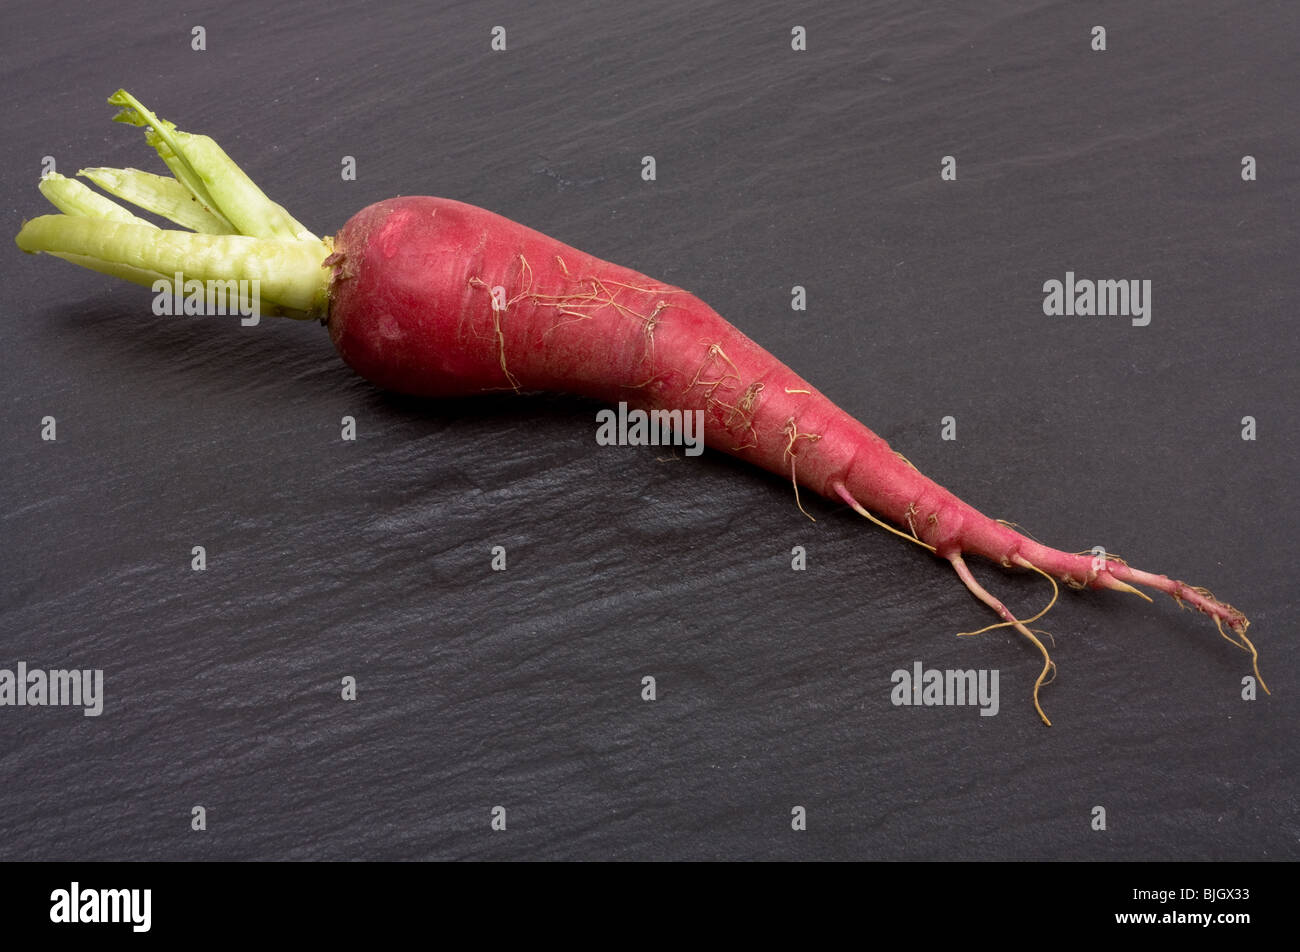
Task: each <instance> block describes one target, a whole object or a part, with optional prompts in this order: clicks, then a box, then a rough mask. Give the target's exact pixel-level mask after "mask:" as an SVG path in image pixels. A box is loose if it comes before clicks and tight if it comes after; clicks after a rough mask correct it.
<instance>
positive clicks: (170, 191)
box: [77, 169, 236, 235]
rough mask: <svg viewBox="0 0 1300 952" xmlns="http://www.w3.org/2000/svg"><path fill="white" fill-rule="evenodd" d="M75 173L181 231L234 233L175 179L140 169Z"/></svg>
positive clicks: (220, 218) (232, 228)
mask: <svg viewBox="0 0 1300 952" xmlns="http://www.w3.org/2000/svg"><path fill="white" fill-rule="evenodd" d="M77 174H78V175H80V176H83V177H85V178H88V179H90V180H91V181H92V182H94V183H95V184H96V185H98V186H99V187H100V188H102V189H103V190H104V191H106V192H108V193H109V194H110V195H116V196H117V197H118V198H120V199H122V200H123V201H125V202H130V203H131V204H132V205H139V206H140V207H141V208H143V209H144V210H145V211H147V212H153V213H154V214H155V215H161V216H162V217H163V218H166V219H168V220H169V221H174V222H176V224H178V225H180V226H181V227H182V228H188V229H190V230H191V231H198V232H202V233H204V234H206V235H233V234H235V233H236V228H235V226H234V225H232V224H231V223H230V222H229V221H228V220H226V219H225V218H224V217H222V216H221V215H218V214H216V213H215V212H213V211H212V210H210V209H209V208H208V207H207V206H205V205H204V204H203V203H202V202H200V201H199V199H198V198H197V197H196V196H195V195H194V193H193V192H191V191H190V190H189V189H188V188H186V187H185V186H184V185H182V184H181V183H180V182H178V181H176V179H174V178H168V177H167V176H165V175H154V174H153V173H152V172H141V171H140V170H139V169H82V170H81V171H80V172H78V173H77Z"/></svg>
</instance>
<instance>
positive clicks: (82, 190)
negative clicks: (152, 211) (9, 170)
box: [37, 172, 158, 228]
mask: <svg viewBox="0 0 1300 952" xmlns="http://www.w3.org/2000/svg"><path fill="white" fill-rule="evenodd" d="M37 188H39V189H40V190H41V194H42V195H44V196H45V197H46V198H48V199H49V200H50V204H51V205H53V206H54V207H55V208H57V209H58V210H59V211H61V212H63V213H64V214H65V215H76V216H78V217H81V218H102V219H104V220H105V221H120V222H130V223H132V224H136V225H148V226H149V227H150V228H157V227H158V226H157V225H155V224H153V223H152V222H148V221H145V220H144V219H143V218H140V217H139V216H137V215H132V214H131V213H130V212H129V211H127V210H126V209H125V208H123V207H122V206H121V205H119V204H118V203H117V202H115V201H113V200H112V199H110V198H105V197H104V196H103V195H100V194H98V193H97V192H92V191H91V190H90V189H88V188H86V186H84V185H82V184H81V183H80V182H78V181H77V180H76V179H70V178H65V177H64V176H62V175H60V174H59V173H58V172H50V173H48V174H47V175H43V176H41V181H40V184H39V185H38V186H37Z"/></svg>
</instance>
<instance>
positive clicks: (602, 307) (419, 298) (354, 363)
mask: <svg viewBox="0 0 1300 952" xmlns="http://www.w3.org/2000/svg"><path fill="white" fill-rule="evenodd" d="M110 102H113V103H114V104H116V105H122V106H124V107H125V109H124V112H123V114H122V115H121V116H119V118H122V119H124V120H125V121H128V122H132V123H134V124H137V125H148V126H150V127H151V128H150V132H149V136H150V141H151V143H152V144H155V145H156V146H158V148H159V151H160V153H161V154H162V155H163V157H164V159H165V160H167V162H168V165H169V166H171V167H172V168H173V170H174V171H176V173H177V179H179V180H180V183H181V184H182V185H184V186H185V187H186V188H188V189H189V190H190V192H191V193H192V194H193V197H194V201H195V203H196V204H197V205H198V206H199V209H198V210H197V211H193V210H191V211H192V214H191V215H190V217H193V215H195V214H197V215H199V216H201V221H202V222H203V223H204V224H205V226H206V230H207V231H209V232H212V231H224V232H225V233H216V234H213V233H206V234H189V233H182V232H176V231H160V230H159V229H157V228H156V227H154V226H153V225H151V224H148V223H145V222H142V221H140V220H137V221H135V222H132V221H129V220H126V219H124V218H123V217H122V216H121V215H120V214H116V213H114V214H113V215H111V216H110V215H108V214H105V212H104V211H103V209H102V208H101V207H100V206H99V205H98V204H95V203H92V202H89V201H87V200H84V196H80V193H76V194H72V192H71V190H70V191H69V193H68V194H66V195H62V200H60V198H58V197H56V196H55V195H54V194H51V191H56V190H57V189H58V188H62V187H63V186H62V185H61V184H60V183H56V182H49V183H46V184H47V185H48V186H49V189H50V190H48V191H47V194H51V198H52V199H54V200H55V201H56V204H58V205H59V207H60V208H64V209H65V210H68V209H71V213H70V215H62V216H47V217H44V218H38V219H36V220H34V221H32V222H28V223H26V224H25V225H24V227H23V231H22V232H21V233H20V234H19V236H18V244H19V246H20V247H22V248H23V249H24V250H27V251H46V252H51V253H55V254H59V255H61V256H64V257H67V258H68V259H69V260H73V261H74V262H76V263H78V264H83V265H87V266H90V267H96V268H98V269H99V270H104V271H108V272H110V273H114V274H118V275H119V276H121V277H126V278H128V279H129V280H135V281H139V282H142V283H150V282H151V281H153V280H155V279H157V278H158V277H159V276H160V275H166V276H170V275H171V274H172V272H173V270H175V271H184V272H185V274H186V276H187V277H194V278H197V279H199V280H208V279H231V278H236V279H238V278H245V277H251V276H260V277H264V278H265V279H266V280H267V281H268V282H269V283H270V286H271V289H272V290H271V292H268V293H269V299H270V300H271V302H272V304H273V305H275V306H278V308H279V310H280V311H281V312H282V313H286V314H288V315H289V316H295V317H320V318H321V319H322V320H324V322H325V323H326V324H327V326H328V328H329V333H330V338H331V340H333V342H334V345H335V347H336V348H337V350H338V352H339V354H340V355H341V356H342V357H343V359H344V360H345V361H346V362H347V363H348V365H349V366H351V367H352V368H353V369H354V370H356V371H357V372H358V373H360V374H361V375H362V376H364V377H366V378H367V379H369V380H371V381H372V382H374V383H376V384H378V385H379V386H381V387H385V388H388V389H391V390H395V391H400V392H402V393H408V394H414V395H423V396H434V395H436V396H450V395H470V394H477V393H482V392H484V391H492V390H501V389H514V390H554V391H564V392H568V393H575V394H582V395H585V396H589V397H595V398H598V399H601V400H606V401H610V402H619V401H624V402H626V403H627V404H628V405H629V406H632V407H637V408H640V409H644V410H679V411H692V410H702V411H703V412H704V419H705V431H704V438H705V441H706V442H707V443H708V445H710V446H712V447H714V448H715V449H718V450H722V451H723V452H727V453H730V454H733V455H735V456H738V457H740V458H741V459H744V460H747V461H749V462H751V463H754V464H755V465H758V466H761V467H763V468H764V469H767V470H769V471H771V472H774V473H778V474H780V475H781V476H783V477H784V478H787V479H789V480H790V481H791V482H792V484H793V486H794V492H795V496H796V500H798V492H799V488H800V487H801V486H802V487H804V488H806V489H810V490H812V491H814V492H816V493H819V494H821V495H823V496H826V497H828V498H830V499H833V500H839V501H843V502H845V503H847V504H848V505H849V506H851V507H852V508H853V509H854V510H856V511H857V512H859V513H860V514H862V515H863V516H866V517H867V518H868V519H871V520H872V521H873V522H876V523H877V524H880V525H882V526H883V527H884V528H887V529H889V530H890V531H891V532H894V533H895V534H897V535H900V536H902V537H904V538H906V539H908V540H909V541H912V542H915V543H916V544H918V545H921V546H924V547H925V548H927V549H929V550H930V551H932V552H933V553H934V554H935V555H937V556H939V557H940V558H942V559H946V560H947V561H948V562H949V563H951V565H952V566H953V568H954V569H955V571H956V572H957V575H958V576H959V577H960V578H961V580H962V582H963V583H965V585H966V587H967V588H968V589H969V590H970V591H971V592H972V593H973V594H974V595H975V596H976V597H977V598H978V599H980V601H982V602H984V603H985V604H986V605H988V606H989V607H990V608H992V609H993V610H994V611H995V612H996V613H997V614H998V615H999V616H1000V617H1001V618H1002V619H1003V621H1002V623H1001V624H1000V625H993V626H990V627H1002V626H1010V627H1013V628H1015V629H1016V630H1017V631H1018V632H1019V633H1020V634H1021V635H1023V636H1024V637H1025V638H1027V639H1028V640H1029V641H1030V642H1031V643H1032V644H1033V645H1034V646H1035V647H1036V648H1037V649H1038V651H1039V652H1040V653H1041V654H1042V658H1043V668H1042V671H1041V672H1040V674H1039V676H1038V678H1037V680H1036V682H1035V684H1034V704H1035V707H1036V708H1037V710H1038V712H1039V715H1040V716H1041V717H1042V719H1043V721H1044V722H1046V723H1048V724H1050V723H1051V722H1050V721H1049V720H1048V718H1047V716H1046V714H1045V713H1044V712H1043V709H1042V706H1041V705H1040V704H1039V700H1038V694H1039V688H1040V687H1041V686H1042V685H1043V684H1044V683H1045V682H1046V680H1047V678H1048V675H1049V674H1051V673H1052V672H1053V671H1054V668H1055V666H1054V664H1053V662H1052V661H1051V658H1050V657H1049V655H1048V652H1047V649H1046V647H1044V645H1043V643H1042V642H1041V641H1040V640H1039V638H1038V636H1037V634H1036V633H1035V632H1034V631H1033V630H1031V629H1030V628H1029V627H1028V625H1029V624H1030V623H1032V622H1033V621H1035V620H1037V618H1039V617H1041V616H1042V614H1044V613H1045V612H1046V610H1047V609H1044V610H1043V612H1040V613H1039V614H1038V615H1036V616H1034V618H1030V619H1018V618H1016V617H1015V616H1014V615H1013V614H1012V613H1011V612H1010V611H1009V610H1008V609H1007V608H1006V606H1005V605H1003V604H1002V602H1000V601H999V600H998V599H996V598H994V597H993V596H992V595H990V594H989V593H988V592H987V591H986V590H985V589H984V588H983V587H982V586H981V585H980V584H979V583H978V582H977V581H976V580H975V579H974V577H973V576H972V575H971V572H970V569H969V567H968V566H967V564H966V561H965V557H966V556H968V555H972V554H974V555H981V556H984V557H985V558H987V559H991V560H992V561H995V562H998V563H1000V564H1001V565H1003V566H1007V567H1011V566H1020V567H1022V568H1026V569H1031V570H1033V571H1036V572H1039V573H1040V574H1042V575H1044V576H1045V577H1047V578H1048V579H1049V580H1052V585H1053V592H1054V594H1053V603H1054V602H1055V590H1056V581H1057V580H1059V581H1061V582H1064V583H1066V584H1067V585H1070V586H1073V587H1075V588H1110V589H1116V590H1118V591H1125V592H1133V593H1135V594H1138V595H1142V597H1143V598H1146V597H1147V596H1146V595H1143V594H1142V593H1141V592H1140V591H1138V589H1136V588H1134V587H1133V585H1134V584H1138V585H1145V586H1148V587H1150V588H1153V589H1157V590H1159V591H1163V592H1166V593H1168V594H1169V595H1171V596H1172V597H1173V598H1174V599H1176V600H1177V601H1178V602H1179V604H1186V605H1191V606H1193V607H1195V608H1196V609H1198V610H1199V611H1201V612H1203V613H1205V614H1207V615H1209V616H1210V617H1211V618H1213V619H1214V621H1215V623H1216V625H1218V626H1219V631H1220V633H1221V634H1223V636H1224V637H1225V638H1227V639H1228V640H1229V641H1232V642H1233V643H1234V644H1236V645H1237V646H1238V647H1240V648H1242V649H1243V650H1245V651H1247V652H1249V653H1250V655H1251V658H1252V663H1253V664H1254V668H1255V674H1256V676H1257V677H1258V675H1259V668H1258V654H1257V652H1256V650H1255V647H1254V645H1253V644H1252V643H1251V642H1250V640H1249V639H1248V638H1247V637H1246V629H1247V626H1248V625H1249V622H1248V621H1247V619H1246V617H1245V616H1244V615H1243V614H1242V613H1241V612H1239V611H1237V610H1236V609H1235V608H1233V607H1232V606H1230V605H1228V604H1226V603H1224V602H1221V601H1219V600H1218V599H1216V598H1215V597H1214V596H1213V595H1211V594H1210V593H1209V592H1208V591H1206V590H1205V589H1203V588H1195V587H1192V586H1190V585H1187V584H1186V583H1184V582H1179V581H1174V580H1172V579H1169V578H1167V577H1165V576H1163V575H1153V574H1151V573H1148V572H1141V571H1138V570H1137V569H1134V568H1131V567H1130V566H1128V565H1127V564H1126V563H1124V562H1123V561H1121V560H1120V559H1118V558H1116V557H1114V556H1104V557H1094V556H1093V555H1092V554H1091V553H1089V554H1071V553H1067V552H1062V551H1059V550H1056V549H1052V548H1049V547H1047V546H1044V545H1041V544H1040V543H1038V542H1035V541H1033V540H1031V539H1029V538H1027V537H1025V536H1024V535H1022V534H1021V533H1019V532H1016V531H1015V530H1013V529H1012V528H1011V527H1010V526H1009V525H1008V524H1006V523H1004V522H1000V521H995V520H993V519H990V518H989V517H988V516H985V515H983V514H982V513H980V512H978V511H976V510H975V509H973V508H972V507H971V506H969V505H967V504H966V503H964V502H962V501H961V500H960V499H958V498H957V497H956V496H954V495H953V494H952V493H950V492H949V491H948V490H946V489H944V488H943V487H942V486H939V485H938V484H937V483H935V482H934V481H933V480H931V479H929V478H927V477H926V476H924V475H922V474H921V473H920V472H919V471H918V470H917V469H916V468H915V467H913V466H912V465H911V464H910V463H909V462H908V461H907V460H906V459H904V458H903V457H902V456H901V455H900V454H898V453H897V452H895V451H894V450H893V449H891V448H890V446H889V445H888V444H887V443H886V442H885V441H884V440H882V439H881V438H880V437H879V436H877V435H876V434H875V433H873V432H872V431H871V430H869V429H868V428H867V427H866V426H864V425H863V424H862V423H860V422H858V421H857V420H855V419H854V418H853V417H851V416H849V415H848V414H847V413H845V412H844V411H843V410H841V409H840V408H839V407H837V406H835V405H834V404H833V403H832V402H831V401H830V400H829V399H827V398H826V397H825V396H824V395H823V394H821V393H820V392H819V391H817V389H816V388H815V387H813V386H812V385H811V384H809V383H808V382H807V381H805V380H804V379H803V378H801V377H799V376H797V375H796V374H795V373H794V372H793V371H792V370H790V369H789V368H788V367H786V366H785V365H784V364H782V363H781V362H780V361H778V360H777V359H776V358H775V357H773V356H772V355H771V354H770V353H768V352H767V351H766V350H764V349H763V348H761V347H759V346H758V345H757V344H755V343H754V342H753V341H751V340H750V339H749V338H748V337H746V336H745V335H744V334H742V333H741V332H740V331H739V330H737V329H736V328H735V327H733V326H732V325H731V324H729V323H728V322H727V321H725V320H724V319H723V318H722V317H721V316H719V315H718V314H717V313H716V312H715V311H714V310H713V309H712V308H710V307H709V306H708V305H707V304H705V303H704V302H703V301H701V300H700V299H699V298H697V297H695V296H694V295H692V294H690V293H689V292H687V291H684V290H682V289H681V288H676V287H672V286H670V285H665V284H662V283H660V282H658V281H655V280H654V279H652V278H648V277H646V276H645V275H642V274H639V273H638V272H635V271H632V270H630V269H628V268H623V267H620V266H618V265H615V264H610V263H609V262H607V261H602V260H600V259H598V258H594V257H592V256H591V255H588V254H586V253H584V252H581V251H578V250H577V249H575V248H571V247H569V246H568V245H564V244H561V243H560V242H558V241H556V240H554V239H552V238H548V237H547V236H545V235H543V234H541V233H539V232H536V231H533V230H532V229H530V228H526V227H525V226H523V225H520V224H518V223H516V222H513V221H510V220H509V219H506V218H503V217H501V216H499V215H495V214H493V213H491V212H488V211H485V210H483V209H481V208H476V207H474V206H471V205H465V204H462V203H460V202H456V201H451V200H449V199H443V198H428V197H409V198H397V199H391V200H388V201H384V202H380V203H378V204H376V205H372V206H370V207H369V208H366V209H363V210H362V211H361V212H359V213H358V214H357V215H356V216H354V217H353V218H352V219H351V220H350V221H349V222H348V223H347V224H346V225H344V226H343V228H342V230H340V231H339V233H338V234H337V236H335V238H334V239H333V241H332V245H331V243H330V239H325V240H324V241H321V240H320V239H316V238H315V236H313V235H311V233H310V232H308V231H307V230H306V229H305V228H303V227H302V226H301V225H299V224H298V223H297V222H296V221H295V220H294V219H292V218H291V217H290V216H289V215H288V213H287V212H285V211H284V209H282V208H280V207H279V206H278V205H274V203H272V202H270V201H269V200H268V199H266V197H265V196H264V195H262V193H261V192H260V191H259V190H257V188H256V186H254V185H253V184H252V182H250V181H249V180H248V179H247V177H246V176H243V173H242V172H240V171H239V170H238V168H237V167H236V166H234V163H233V162H231V161H230V160H229V159H228V158H227V157H226V156H225V154H224V153H223V152H221V151H220V149H219V148H218V147H217V146H216V143H215V142H212V140H210V139H206V138H205V137H192V136H187V134H185V133H180V132H178V131H177V130H175V127H174V126H172V125H171V124H170V123H165V122H162V121H161V120H158V119H157V118H156V117H155V116H153V114H152V113H149V112H148V111H147V110H145V109H144V107H143V106H141V105H140V104H139V103H138V102H136V101H135V100H134V99H132V98H131V97H130V96H128V95H127V94H125V93H118V94H117V95H116V96H114V97H113V99H110ZM94 171H95V172H96V173H98V175H97V176H92V178H94V180H95V181H96V182H100V183H101V184H103V183H104V182H109V181H113V182H116V181H119V179H120V178H121V176H127V178H128V179H129V180H130V181H131V182H132V183H133V185H132V187H133V188H134V189H135V190H136V191H135V192H133V194H132V196H126V195H125V194H124V192H125V190H126V189H125V186H124V187H123V188H124V190H123V191H117V190H115V194H119V195H124V197H129V198H130V200H132V201H134V202H136V203H138V204H141V205H142V206H144V207H151V208H152V207H153V206H152V205H150V204H149V203H148V202H147V201H141V199H140V198H139V197H134V196H136V195H139V194H140V190H143V191H145V192H149V190H150V189H153V188H155V186H156V183H153V181H152V179H155V178H158V177H157V176H153V177H151V178H150V179H143V178H134V177H132V175H133V176H144V175H146V173H133V170H125V171H121V172H119V171H118V170H103V169H101V170H94ZM110 173H113V174H110ZM162 181H165V182H167V183H168V184H167V185H166V189H167V193H168V194H167V195H166V196H165V197H166V199H167V200H168V202H172V201H174V199H175V195H174V194H172V193H174V192H176V191H179V189H178V188H177V186H176V183H175V182H173V181H172V180H162ZM64 182H68V180H64ZM69 185H77V183H75V182H71V183H69ZM77 187H80V186H77ZM105 187H106V188H107V187H109V186H108V185H105ZM157 187H158V188H159V189H161V188H162V186H157ZM43 190H46V189H44V188H43ZM87 191H88V190H87ZM60 194H61V193H60ZM93 197H94V198H95V199H96V201H97V202H106V201H107V200H106V199H103V198H102V197H100V196H97V195H96V196H93ZM78 198H81V199H82V200H81V201H78ZM108 204H109V205H112V204H113V203H111V202H109V203H108ZM155 204H156V205H160V206H161V205H164V204H166V203H164V201H163V198H162V197H159V198H158V199H157V200H156V202H155ZM168 207H172V206H171V205H168ZM87 208H89V209H92V210H91V211H80V212H78V209H87ZM114 208H116V206H114ZM154 210H157V209H156V208H155V209H154ZM117 211H118V212H120V211H124V210H122V209H120V208H118V209H117ZM161 213H162V214H164V215H167V217H172V218H173V219H174V220H175V219H176V218H177V216H173V215H170V214H168V213H167V212H166V211H163V212H161ZM205 213H206V215H205ZM129 217H130V216H129V214H128V218H129ZM222 223H224V224H222ZM232 223H233V224H232ZM190 227H197V226H195V225H190ZM169 236H174V237H169ZM187 265H188V267H186V266H187ZM800 508H801V509H802V508H803V507H802V504H800ZM882 519H883V520H886V521H887V522H890V523H893V524H894V525H895V526H898V527H900V528H893V527H891V526H888V525H885V523H884V522H882V521H881V520H882ZM903 530H906V531H903ZM1048 608H1051V605H1050V604H1049V605H1048ZM1225 623H1226V625H1227V627H1228V629H1229V630H1230V631H1231V632H1232V634H1228V633H1227V632H1225V631H1224V628H1223V625H1224V624H1225ZM985 630H987V629H985ZM1260 685H1261V687H1264V689H1265V691H1267V690H1268V688H1267V686H1266V685H1264V682H1263V680H1262V678H1261V679H1260Z"/></svg>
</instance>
